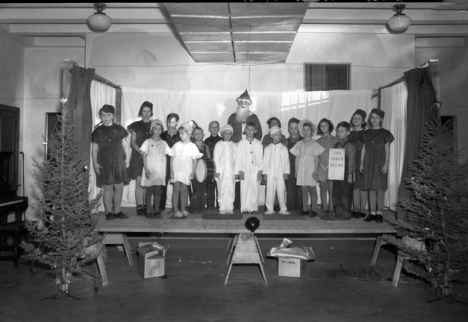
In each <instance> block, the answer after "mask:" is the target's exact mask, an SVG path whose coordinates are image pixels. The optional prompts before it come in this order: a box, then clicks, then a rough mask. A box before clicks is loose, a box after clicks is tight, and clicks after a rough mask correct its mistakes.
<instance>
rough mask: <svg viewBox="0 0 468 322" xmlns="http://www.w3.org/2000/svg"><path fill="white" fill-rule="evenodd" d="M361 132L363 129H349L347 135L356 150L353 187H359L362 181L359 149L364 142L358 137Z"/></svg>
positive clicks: (360, 149)
mask: <svg viewBox="0 0 468 322" xmlns="http://www.w3.org/2000/svg"><path fill="white" fill-rule="evenodd" d="M362 133H364V130H362V131H351V132H350V133H349V136H348V141H350V142H352V143H353V144H354V149H355V150H356V171H354V189H361V183H362V174H361V171H359V168H360V167H361V151H362V147H363V145H364V143H362V139H360V138H361V136H362Z"/></svg>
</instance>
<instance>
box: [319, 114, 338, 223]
mask: <svg viewBox="0 0 468 322" xmlns="http://www.w3.org/2000/svg"><path fill="white" fill-rule="evenodd" d="M332 132H333V123H332V122H331V121H330V120H327V119H322V120H321V121H320V123H319V124H318V130H317V134H320V135H321V137H320V138H319V139H318V140H317V142H318V143H319V144H320V145H321V146H322V147H323V148H324V149H325V151H323V153H322V154H321V155H320V156H319V157H318V164H319V166H318V171H317V173H318V181H319V184H320V199H321V200H322V210H323V212H325V213H329V212H330V211H333V181H332V180H328V155H329V154H330V153H329V152H330V149H331V148H334V147H335V145H336V143H338V139H337V138H336V137H335V136H333V135H331V133H332ZM327 191H328V200H329V206H328V207H327ZM331 215H333V214H331Z"/></svg>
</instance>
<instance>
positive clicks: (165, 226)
mask: <svg viewBox="0 0 468 322" xmlns="http://www.w3.org/2000/svg"><path fill="white" fill-rule="evenodd" d="M122 211H123V212H124V213H125V214H127V215H128V216H130V218H128V219H114V220H110V221H109V220H106V219H105V215H104V213H99V214H97V215H95V216H96V217H97V219H98V223H97V227H96V229H97V231H99V232H103V233H104V232H107V233H113V232H114V233H115V232H120V233H122V232H125V233H160V234H164V233H185V234H203V233H206V234H241V233H245V232H247V230H246V229H245V227H244V223H245V220H246V219H247V218H249V217H257V218H258V219H260V227H259V228H258V229H257V230H256V231H255V234H257V235H261V234H308V235H309V234H377V235H380V234H395V233H396V229H395V228H394V227H393V226H392V225H391V224H390V223H388V222H387V220H391V219H393V218H394V214H393V213H392V212H390V211H388V212H387V213H384V222H383V223H376V222H370V223H368V222H364V221H362V219H351V220H344V221H327V220H321V219H320V218H319V217H315V218H309V217H306V220H304V217H302V216H297V215H294V214H292V215H289V216H284V217H288V218H287V219H284V220H281V219H279V220H277V219H275V220H271V219H268V218H267V217H268V216H269V215H265V214H263V213H257V214H243V215H242V216H238V217H239V219H237V220H236V219H229V220H223V219H222V217H223V215H219V218H220V219H203V218H202V217H203V214H200V213H198V214H191V215H190V216H189V217H187V218H185V219H176V218H174V217H172V216H171V214H170V211H169V210H166V211H164V212H163V214H162V215H163V219H147V218H146V217H144V216H137V215H136V210H135V208H123V209H122ZM274 216H275V218H280V216H278V215H274ZM294 218H298V219H297V220H294Z"/></svg>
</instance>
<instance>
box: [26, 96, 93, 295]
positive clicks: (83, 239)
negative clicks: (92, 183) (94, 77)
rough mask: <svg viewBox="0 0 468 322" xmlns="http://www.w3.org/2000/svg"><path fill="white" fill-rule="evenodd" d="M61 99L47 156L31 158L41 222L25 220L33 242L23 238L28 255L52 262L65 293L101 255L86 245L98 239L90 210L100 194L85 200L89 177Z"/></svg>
mask: <svg viewBox="0 0 468 322" xmlns="http://www.w3.org/2000/svg"><path fill="white" fill-rule="evenodd" d="M61 103H62V116H61V117H59V123H58V126H57V127H56V129H55V131H54V133H53V135H52V137H51V138H50V139H49V141H48V151H47V157H46V159H45V160H44V162H43V164H38V163H37V162H36V161H35V160H34V164H35V166H36V167H37V169H38V171H36V172H35V175H36V179H37V185H38V186H39V188H40V191H41V193H42V196H41V199H40V200H39V201H38V204H37V205H38V207H39V209H40V210H41V214H40V216H39V221H29V222H27V223H26V227H27V229H28V230H29V232H30V234H31V236H32V239H33V242H34V243H26V242H23V244H22V247H23V248H24V249H25V251H26V253H27V258H28V259H30V260H32V261H37V262H40V263H43V264H46V265H48V266H49V267H50V269H51V272H52V273H53V274H54V276H55V278H56V283H57V284H58V287H59V290H60V291H62V292H64V293H67V294H68V284H69V282H70V277H71V276H72V274H81V273H83V272H85V266H86V265H87V264H88V263H90V262H91V261H93V260H94V259H95V258H96V257H97V256H98V255H99V252H92V251H90V248H89V246H91V245H93V244H94V243H96V242H98V241H99V240H100V239H101V238H100V237H99V235H98V234H97V232H96V231H95V226H96V220H95V219H94V218H93V216H92V214H91V212H92V210H94V209H95V208H96V207H97V206H98V201H99V198H100V197H101V196H100V195H99V196H97V198H96V199H94V200H91V201H90V200H89V193H88V185H89V176H88V173H87V171H86V167H85V166H84V163H83V162H82V160H79V157H78V156H77V146H78V144H77V142H76V140H75V138H74V132H73V129H74V126H73V124H72V123H71V119H70V114H71V111H70V108H69V106H68V103H67V100H66V99H62V100H61Z"/></svg>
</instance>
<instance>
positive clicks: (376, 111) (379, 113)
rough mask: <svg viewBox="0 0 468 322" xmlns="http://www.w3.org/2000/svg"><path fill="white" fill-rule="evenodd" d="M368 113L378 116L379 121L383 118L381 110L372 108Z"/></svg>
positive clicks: (383, 113) (383, 114)
mask: <svg viewBox="0 0 468 322" xmlns="http://www.w3.org/2000/svg"><path fill="white" fill-rule="evenodd" d="M370 113H371V114H372V113H374V114H377V115H378V116H380V118H381V119H383V118H384V117H385V112H384V111H382V110H379V109H376V108H373V109H372V111H371V112H370Z"/></svg>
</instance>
